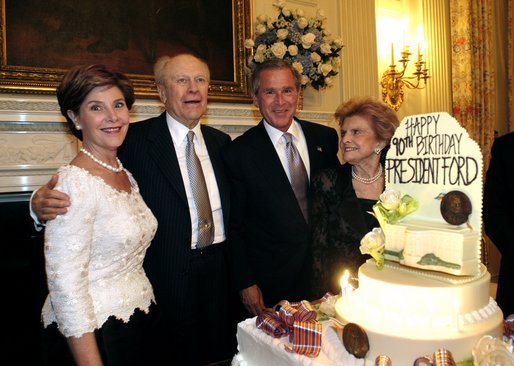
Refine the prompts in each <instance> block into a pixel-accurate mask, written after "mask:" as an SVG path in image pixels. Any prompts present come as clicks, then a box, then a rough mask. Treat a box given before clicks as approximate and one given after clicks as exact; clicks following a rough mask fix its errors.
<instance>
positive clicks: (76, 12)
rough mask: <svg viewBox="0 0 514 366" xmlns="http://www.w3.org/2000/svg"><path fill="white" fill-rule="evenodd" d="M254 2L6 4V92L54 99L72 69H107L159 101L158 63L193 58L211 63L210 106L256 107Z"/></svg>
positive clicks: (1, 61) (56, 0)
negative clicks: (249, 44) (178, 56)
mask: <svg viewBox="0 0 514 366" xmlns="http://www.w3.org/2000/svg"><path fill="white" fill-rule="evenodd" d="M249 2H250V0H219V1H212V0H166V1H165V0H161V1H151V2H149V1H146V0H130V1H125V0H111V1H105V0H87V1H84V0H81V1H77V0H46V1H40V0H23V1H19V0H0V14H1V24H0V26H1V29H0V41H1V45H2V47H1V49H0V92H8V93H25V94H54V93H55V88H56V86H57V85H58V83H59V81H60V80H61V78H62V76H63V74H64V72H65V71H66V70H67V69H68V68H69V67H71V66H73V65H76V64H83V63H104V64H106V65H107V66H110V67H112V68H113V69H115V70H117V71H120V72H123V73H125V74H126V75H127V76H128V77H129V78H130V80H131V81H132V83H133V85H134V89H135V93H136V96H137V97H141V98H157V97H158V94H157V90H156V88H155V85H154V80H153V75H152V73H153V71H152V65H153V63H154V62H155V59H156V58H157V57H158V56H160V55H163V54H167V55H172V54H173V53H174V52H175V53H178V52H183V51H186V52H193V53H195V54H198V55H199V56H200V57H202V58H204V59H205V60H206V61H207V62H208V63H209V67H210V69H211V79H212V80H211V85H210V87H209V100H210V101H215V102H237V103H249V102H251V98H250V96H249V88H248V85H247V78H246V76H245V64H246V52H247V51H246V49H245V47H244V40H245V39H246V38H247V35H248V34H249V32H250V4H249ZM226 23H230V24H226Z"/></svg>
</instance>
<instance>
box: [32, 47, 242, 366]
mask: <svg viewBox="0 0 514 366" xmlns="http://www.w3.org/2000/svg"><path fill="white" fill-rule="evenodd" d="M154 71H155V78H156V84H157V89H158V91H159V96H160V98H161V101H162V102H163V103H164V105H165V107H166V112H164V113H163V114H161V115H160V116H158V117H155V118H151V119H148V120H146V121H142V122H139V123H134V124H132V125H131V126H130V128H129V132H128V134H127V138H126V140H125V142H124V145H123V146H122V148H121V149H120V159H121V160H122V162H123V165H124V166H125V167H126V168H127V169H128V170H129V171H130V172H131V173H132V174H133V176H134V178H135V179H136V181H137V182H138V185H139V188H140V191H141V195H142V196H143V198H144V200H145V202H146V204H147V205H148V206H149V207H150V209H151V210H152V212H153V214H154V215H155V217H156V218H157V221H158V223H159V226H158V229H157V233H156V235H155V238H154V240H153V242H152V245H151V246H150V248H149V250H148V252H147V254H146V258H145V262H144V269H145V271H146V273H147V275H148V278H149V279H150V282H151V283H152V286H153V288H154V293H155V297H156V300H157V319H156V322H155V329H154V330H153V335H154V337H153V339H151V340H150V343H151V345H152V347H154V348H153V349H155V353H154V355H155V360H149V363H148V364H149V365H150V364H151V365H161V364H163V365H164V364H165V365H186V364H187V365H205V364H208V363H212V362H215V361H219V360H222V359H226V358H228V357H230V340H229V332H230V329H229V324H230V322H229V313H228V312H229V304H228V298H229V293H228V271H227V265H226V261H225V250H226V248H225V241H226V221H227V219H228V212H229V182H228V180H227V178H226V176H225V172H224V169H223V165H222V161H221V156H220V150H221V148H222V147H224V146H225V145H226V144H228V142H229V141H230V137H229V136H228V135H226V134H224V133H223V132H221V131H219V130H216V129H214V128H212V127H208V126H202V125H200V123H199V121H200V118H201V117H202V115H203V114H204V113H205V111H206V109H207V92H208V86H209V78H210V74H209V69H208V66H207V64H206V63H205V62H204V61H202V60H200V59H198V58H197V57H194V56H192V55H189V54H182V55H177V56H174V57H163V58H160V59H159V60H158V61H157V63H156V64H155V69H154ZM191 131H192V132H193V133H194V135H193V136H194V137H193V144H194V151H195V153H196V155H197V157H198V160H199V162H200V165H201V168H202V170H203V175H204V177H205V182H206V186H207V193H208V200H209V201H210V209H211V212H212V220H211V223H212V224H213V225H214V228H213V231H212V232H211V239H210V241H209V243H208V245H207V246H205V247H202V248H200V241H201V240H200V235H199V228H200V227H201V226H202V225H203V224H202V220H201V219H200V217H199V216H200V215H199V212H198V210H197V207H198V205H197V203H196V201H195V197H194V192H193V188H192V181H191V178H190V176H189V175H188V162H187V157H186V155H187V151H186V149H187V147H186V145H187V139H188V138H187V135H188V134H190V132H191ZM54 183H55V182H52V181H51V182H50V183H49V185H47V186H46V187H44V188H42V189H40V190H39V191H38V192H37V193H36V194H35V196H34V198H33V200H32V207H33V209H34V210H35V212H36V213H37V214H38V217H39V218H40V219H43V220H48V219H51V218H52V217H55V214H60V213H64V212H65V208H64V207H63V206H66V205H68V204H69V202H67V201H66V200H67V197H63V196H62V195H63V194H62V193H60V192H56V191H51V190H49V189H50V188H53V185H52V184H54ZM62 198H64V201H63V202H59V203H56V201H54V200H60V199H62ZM49 206H50V208H49ZM55 206H57V207H55ZM52 207H54V208H55V210H53V211H52ZM209 225H210V224H209ZM202 245H203V244H202ZM232 338H234V335H233V334H232Z"/></svg>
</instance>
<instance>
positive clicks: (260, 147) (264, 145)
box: [251, 121, 293, 192]
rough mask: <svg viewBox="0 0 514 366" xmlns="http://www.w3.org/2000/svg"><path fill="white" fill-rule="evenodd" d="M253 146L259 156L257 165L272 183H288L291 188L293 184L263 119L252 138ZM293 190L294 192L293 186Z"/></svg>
mask: <svg viewBox="0 0 514 366" xmlns="http://www.w3.org/2000/svg"><path fill="white" fill-rule="evenodd" d="M251 147H252V149H254V150H255V153H256V156H257V157H258V158H257V159H255V161H256V162H257V165H258V166H259V167H260V169H261V171H262V172H263V173H264V174H265V175H266V176H267V177H268V178H269V180H270V183H274V184H280V185H287V186H289V188H290V187H291V184H290V183H289V179H287V174H286V172H285V171H284V167H283V166H282V163H281V161H280V158H279V157H278V154H277V151H276V149H275V146H273V143H272V142H271V139H270V138H269V135H268V133H267V132H266V129H265V128H264V122H263V121H261V122H260V123H259V125H257V127H256V130H255V135H254V138H253V139H252V140H251ZM291 192H293V190H292V188H291Z"/></svg>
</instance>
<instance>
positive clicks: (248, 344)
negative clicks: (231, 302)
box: [232, 318, 375, 366]
mask: <svg viewBox="0 0 514 366" xmlns="http://www.w3.org/2000/svg"><path fill="white" fill-rule="evenodd" d="M255 319H256V318H250V319H246V320H245V321H242V322H241V323H239V324H238V325H237V343H238V350H239V353H238V354H237V355H236V356H235V357H234V359H233V360H232V366H372V365H374V364H375V363H374V362H371V361H366V360H364V359H357V358H355V357H353V356H352V355H350V354H349V353H348V352H347V351H346V349H345V348H344V347H343V344H342V342H341V338H340V335H339V334H338V333H337V332H336V330H335V329H334V328H333V327H331V326H330V324H329V323H326V324H324V326H323V335H322V342H321V346H322V349H321V352H320V354H319V355H318V357H316V358H309V357H307V356H303V355H298V354H296V353H289V352H286V350H285V348H284V346H285V345H286V344H289V342H288V340H287V337H285V338H273V337H271V336H269V335H267V334H266V333H264V332H263V331H262V330H260V329H258V328H257V327H256V325H255Z"/></svg>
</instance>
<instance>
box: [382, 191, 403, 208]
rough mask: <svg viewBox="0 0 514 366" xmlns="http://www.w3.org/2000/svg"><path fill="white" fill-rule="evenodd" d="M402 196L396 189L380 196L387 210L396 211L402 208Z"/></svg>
mask: <svg viewBox="0 0 514 366" xmlns="http://www.w3.org/2000/svg"><path fill="white" fill-rule="evenodd" d="M401 201H402V195H401V193H400V192H399V191H397V190H394V189H387V190H385V191H384V192H383V193H382V194H381V195H380V202H382V206H383V207H384V208H385V209H386V210H396V209H398V207H399V206H400V203H401Z"/></svg>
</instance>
